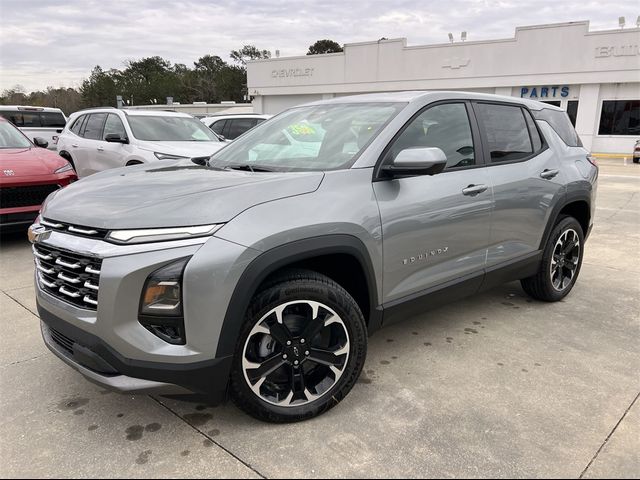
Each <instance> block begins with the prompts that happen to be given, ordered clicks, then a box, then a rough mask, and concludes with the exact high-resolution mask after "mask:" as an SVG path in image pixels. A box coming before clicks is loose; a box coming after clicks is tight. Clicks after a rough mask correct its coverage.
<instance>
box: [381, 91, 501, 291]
mask: <svg viewBox="0 0 640 480" xmlns="http://www.w3.org/2000/svg"><path fill="white" fill-rule="evenodd" d="M472 115H473V114H472V111H471V106H470V104H469V103H467V102H453V103H441V104H436V105H434V106H428V107H426V109H425V110H423V111H422V112H421V113H419V114H418V115H417V116H416V117H414V118H413V119H412V120H411V121H410V122H409V123H408V124H407V125H406V126H405V127H404V129H403V131H402V132H401V133H400V134H399V135H398V136H397V137H396V139H395V140H394V141H393V143H392V144H391V145H390V146H389V147H388V148H387V150H386V153H385V154H384V155H385V156H384V160H383V162H391V161H392V160H393V158H395V156H396V155H397V154H398V153H399V152H400V151H401V150H404V149H405V148H412V147H414V148H415V147H423V148H424V147H438V148H440V149H441V150H442V151H443V152H444V153H445V155H446V156H447V167H446V169H445V170H444V171H443V172H442V173H440V174H437V175H433V176H429V175H423V176H415V177H408V178H398V179H393V180H381V181H376V182H374V185H373V188H374V192H375V195H376V199H377V201H378V205H379V209H380V216H381V221H382V241H383V249H384V254H383V255H384V260H383V268H384V278H383V303H386V304H389V303H390V302H391V303H395V302H396V301H402V300H404V299H407V298H409V297H411V296H413V295H419V294H421V293H426V292H427V291H429V290H434V289H438V287H440V286H445V285H448V284H451V283H456V282H458V281H462V280H465V279H473V280H474V281H472V282H471V285H472V286H471V287H470V288H472V289H474V288H475V289H477V287H479V285H480V283H481V281H482V275H483V270H484V267H485V261H486V255H487V246H488V243H489V235H490V220H491V209H492V202H493V198H492V192H491V188H490V179H489V174H488V172H487V168H486V167H485V166H484V164H483V161H482V159H483V155H482V149H481V148H480V140H479V134H478V130H477V128H476V127H475V121H472V120H470V119H472V118H473V116H472ZM472 125H473V128H472ZM468 293H473V292H468Z"/></svg>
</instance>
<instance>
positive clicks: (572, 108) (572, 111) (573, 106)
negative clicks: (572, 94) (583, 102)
mask: <svg viewBox="0 0 640 480" xmlns="http://www.w3.org/2000/svg"><path fill="white" fill-rule="evenodd" d="M567 115H569V121H570V122H571V125H573V126H574V127H575V126H576V118H577V117H578V100H569V101H568V102H567Z"/></svg>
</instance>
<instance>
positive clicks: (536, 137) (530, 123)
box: [523, 110, 542, 153]
mask: <svg viewBox="0 0 640 480" xmlns="http://www.w3.org/2000/svg"><path fill="white" fill-rule="evenodd" d="M523 112H524V118H525V119H526V120H527V127H529V135H531V143H533V151H534V152H536V153H537V152H539V151H540V150H542V138H541V137H540V132H538V129H537V128H536V122H535V120H534V119H533V117H532V116H531V114H530V113H529V112H528V111H526V110H523Z"/></svg>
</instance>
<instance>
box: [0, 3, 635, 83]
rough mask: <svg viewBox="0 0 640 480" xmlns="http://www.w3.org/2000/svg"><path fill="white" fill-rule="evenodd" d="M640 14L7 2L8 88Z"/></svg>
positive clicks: (562, 7)
mask: <svg viewBox="0 0 640 480" xmlns="http://www.w3.org/2000/svg"><path fill="white" fill-rule="evenodd" d="M605 5H606V6H605ZM638 15H640V7H638V3H636V2H635V1H632V0H606V1H604V2H603V1H602V0H600V1H590V0H537V1H527V0H421V1H416V0H411V1H405V0H384V1H379V0H365V1H362V0H346V1H345V0H340V1H337V0H323V1H307V0H296V1H278V0H272V1H259V0H243V1H206V0H171V1H170V0H66V1H65V0H56V1H47V0H0V24H1V25H2V35H0V91H2V90H4V89H7V88H11V87H13V86H15V85H22V86H23V87H24V88H25V89H26V91H32V90H38V89H44V88H46V87H47V86H53V87H79V86H80V85H81V84H82V80H83V79H85V78H87V77H88V76H89V74H90V72H91V70H92V69H93V67H94V66H96V65H100V66H101V67H102V68H103V69H109V68H122V67H123V65H124V62H125V61H127V60H136V59H139V58H142V57H149V56H155V55H159V56H161V57H163V58H165V59H167V60H169V61H171V62H172V63H184V64H186V65H188V66H190V67H192V66H193V62H194V61H196V60H197V59H198V58H199V57H201V56H203V55H206V54H211V55H218V56H220V57H221V58H222V59H223V60H225V61H230V59H229V52H230V51H231V50H233V49H238V48H240V47H241V46H242V45H245V44H253V45H256V46H257V47H258V48H260V49H267V50H270V51H271V52H272V54H275V51H276V50H280V56H281V57H283V56H293V55H304V54H305V53H306V52H307V49H308V47H309V45H311V44H312V43H314V42H315V41H316V40H319V39H323V38H329V39H332V40H335V41H337V42H338V43H340V44H345V43H352V42H362V41H370V40H378V39H379V38H381V37H386V38H399V37H404V38H406V39H407V42H408V45H424V44H433V43H443V42H447V41H448V37H447V34H448V33H449V32H452V33H453V34H454V36H455V37H456V39H458V38H459V37H460V32H462V31H466V32H467V35H468V37H467V38H468V41H473V40H486V39H499V38H512V37H513V36H514V34H515V28H516V27H517V26H527V25H539V24H545V23H557V22H568V21H580V20H589V21H590V22H591V23H590V29H591V30H607V29H614V28H618V17H619V16H625V17H626V21H627V26H628V27H634V26H635V23H636V19H637V18H638ZM559 48H561V46H559Z"/></svg>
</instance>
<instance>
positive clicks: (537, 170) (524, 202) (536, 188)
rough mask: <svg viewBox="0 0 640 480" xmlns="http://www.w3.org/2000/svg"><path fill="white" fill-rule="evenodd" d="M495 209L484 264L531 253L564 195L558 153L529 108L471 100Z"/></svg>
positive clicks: (494, 264) (504, 262) (492, 265)
mask: <svg viewBox="0 0 640 480" xmlns="http://www.w3.org/2000/svg"><path fill="white" fill-rule="evenodd" d="M473 108H474V110H475V112H476V116H477V118H478V123H479V124H480V128H481V135H482V138H483V144H484V146H485V152H484V154H485V158H486V159H487V168H488V171H489V177H490V182H491V186H492V188H493V197H494V209H493V213H492V221H491V240H490V243H489V249H488V252H487V269H488V270H491V269H493V268H498V267H500V266H506V265H508V264H509V263H511V262H515V261H517V260H520V259H525V258H526V257H528V256H530V255H535V254H536V252H537V251H538V249H539V248H540V242H541V239H542V235H543V233H544V230H545V227H546V225H547V221H548V219H549V215H550V213H551V206H553V205H555V204H556V202H557V200H558V198H559V197H561V196H563V195H564V186H563V183H562V182H561V177H562V175H561V169H560V166H559V162H558V158H557V157H556V155H555V154H554V152H553V151H552V150H551V149H550V148H549V147H548V146H547V144H546V142H545V141H544V137H543V136H542V134H541V132H540V129H539V128H538V126H537V125H536V123H535V121H534V119H533V117H532V115H531V112H530V111H529V110H528V109H526V108H524V107H522V106H521V105H517V104H506V103H489V102H475V103H474V104H473Z"/></svg>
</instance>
